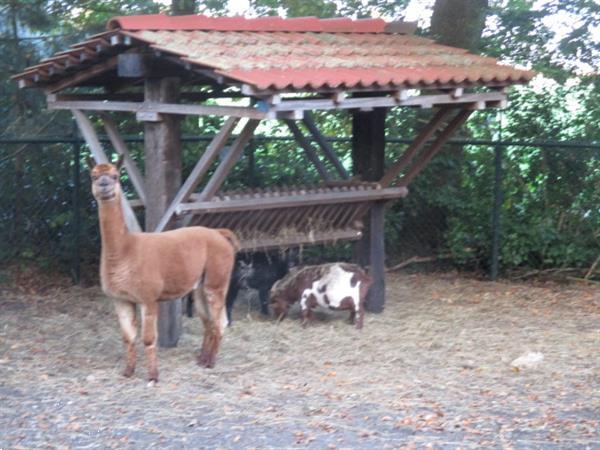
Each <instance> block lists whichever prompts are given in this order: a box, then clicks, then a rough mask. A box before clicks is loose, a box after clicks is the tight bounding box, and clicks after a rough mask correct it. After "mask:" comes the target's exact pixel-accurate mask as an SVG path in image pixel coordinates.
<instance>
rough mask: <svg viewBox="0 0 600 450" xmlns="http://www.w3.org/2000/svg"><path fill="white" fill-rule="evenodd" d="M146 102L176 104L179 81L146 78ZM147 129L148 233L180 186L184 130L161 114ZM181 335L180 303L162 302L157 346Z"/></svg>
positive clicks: (170, 344) (174, 118)
mask: <svg viewBox="0 0 600 450" xmlns="http://www.w3.org/2000/svg"><path fill="white" fill-rule="evenodd" d="M144 95H145V100H146V101H151V102H156V103H161V102H162V103H176V102H177V101H178V100H179V79H178V78H147V79H146V84H145V92H144ZM160 119H161V120H160V121H159V122H146V124H145V126H144V148H145V188H146V196H147V203H146V226H145V229H146V230H154V229H155V228H156V226H157V225H158V222H159V221H160V219H161V217H162V216H163V214H164V213H165V211H166V210H167V208H168V207H169V204H170V203H171V200H173V197H174V196H175V194H176V193H177V191H178V190H179V188H180V186H181V129H180V122H179V118H178V117H177V116H173V115H168V114H161V116H160ZM180 335H181V301H180V300H179V299H177V300H173V301H168V302H161V303H160V306H159V313H158V345H160V346H161V347H175V346H176V345H177V341H178V340H179V336H180Z"/></svg>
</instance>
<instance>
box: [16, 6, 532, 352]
mask: <svg viewBox="0 0 600 450" xmlns="http://www.w3.org/2000/svg"><path fill="white" fill-rule="evenodd" d="M413 31H414V26H413V25H411V24H406V23H399V22H393V23H386V22H385V21H383V20H382V19H364V20H350V19H317V18H313V17H303V18H294V19H282V18H278V17H265V18H256V19H245V18H242V17H218V18H217V17H215V18H213V17H206V16H176V17H169V16H165V15H144V16H129V17H116V18H113V19H111V20H110V21H109V22H108V25H107V31H106V32H104V33H101V34H98V35H95V36H92V37H91V38H90V39H89V40H86V41H84V42H81V43H79V44H76V45H74V46H72V48H70V49H69V50H66V51H64V52H61V53H58V54H56V55H55V56H53V57H51V58H48V59H46V60H44V61H42V62H41V63H40V64H38V65H36V66H33V67H29V68H28V69H26V71H24V72H23V73H21V74H18V75H16V76H15V77H14V78H15V79H17V80H18V82H19V86H20V87H22V88H26V87H36V88H42V89H44V90H45V92H46V95H47V101H48V107H49V108H51V109H68V110H71V111H72V113H73V115H74V117H75V119H76V121H77V123H78V125H79V128H80V130H81V133H82V135H83V136H84V138H85V140H86V142H87V144H88V146H89V148H90V150H91V152H92V154H93V155H94V157H95V158H96V160H97V161H99V162H102V161H106V155H105V153H104V150H103V148H102V145H101V144H100V141H99V139H98V136H97V134H96V130H95V129H94V126H93V124H92V122H91V121H90V119H89V117H88V114H90V113H93V114H97V115H98V117H99V118H100V119H101V122H102V123H103V125H104V129H105V132H106V133H107V135H108V137H109V138H110V140H111V142H112V145H113V147H114V148H115V150H116V151H117V152H118V153H120V154H123V155H125V167H126V169H127V171H128V175H129V177H130V179H131V181H132V182H133V185H134V187H135V190H136V192H137V195H138V200H137V202H138V203H140V204H142V205H143V206H144V207H145V214H146V221H145V223H146V229H147V230H150V231H151V230H154V231H161V230H165V229H167V228H169V227H173V226H186V225H193V224H202V225H205V226H210V227H227V228H231V229H233V230H234V231H235V232H236V233H237V234H238V235H239V236H240V238H241V240H242V244H243V247H244V249H249V250H252V249H256V250H259V249H267V248H275V247H289V246H296V245H302V244H311V243H318V242H328V241H337V240H341V239H354V240H358V239H362V242H363V245H362V246H361V248H362V255H363V257H362V258H361V259H362V261H361V262H362V263H363V264H368V265H369V266H370V272H371V274H372V276H373V277H374V279H375V283H374V286H373V288H372V290H371V294H370V298H369V301H368V305H367V306H368V308H369V309H370V310H372V311H381V310H382V309H383V304H384V265H383V264H384V248H383V219H384V205H385V204H386V202H389V201H392V200H394V199H397V198H401V197H404V196H405V195H407V193H408V186H409V184H410V183H411V181H412V180H413V179H414V177H415V176H416V175H417V174H418V173H419V172H420V171H421V170H423V168H424V167H425V166H426V165H427V163H428V162H429V161H430V160H431V158H433V157H434V156H435V154H436V153H437V152H439V151H440V149H441V148H442V146H443V144H444V143H445V142H446V141H447V140H448V139H449V137H450V136H451V135H452V133H453V132H454V131H456V130H457V129H458V128H459V127H460V126H461V125H462V124H463V123H464V122H465V121H466V120H467V118H468V117H469V115H470V114H471V113H472V112H473V111H474V110H477V109H483V108H488V107H503V106H504V105H505V104H506V91H505V88H506V87H507V86H510V85H512V84H515V83H525V82H527V81H529V79H530V78H531V77H532V76H533V74H532V73H531V72H527V71H522V70H517V69H515V68H512V67H509V66H505V65H500V64H498V62H497V61H496V60H494V59H492V58H486V57H482V56H478V55H474V54H470V53H468V52H467V51H466V50H463V49H458V48H452V47H448V46H442V45H438V44H435V43H434V42H433V41H431V40H428V39H425V38H422V37H417V36H414V35H413V34H412V33H413ZM224 97H232V98H236V99H245V104H244V106H219V105H217V104H215V102H209V101H210V100H211V99H216V98H224ZM393 107H413V108H428V109H432V110H433V113H432V116H431V119H430V121H429V123H428V124H427V125H425V127H424V128H423V129H422V130H421V131H420V132H419V133H418V135H417V136H416V137H415V139H414V142H413V143H412V144H411V145H409V146H408V148H407V149H406V151H405V152H404V154H403V155H402V156H401V157H400V158H399V159H398V160H397V161H396V162H395V163H393V164H392V165H391V166H389V167H384V151H385V116H386V111H387V109H388V108H393ZM313 110H348V111H349V112H350V113H352V115H353V155H352V156H353V161H354V167H353V170H354V175H355V176H359V177H360V178H359V179H356V178H353V177H351V176H350V175H349V174H348V172H347V170H346V168H345V167H344V166H343V165H342V163H341V162H340V161H339V160H338V159H337V157H336V155H335V153H334V152H333V150H332V149H331V147H330V145H329V144H328V142H327V141H326V140H325V139H324V137H323V136H322V135H321V133H320V132H319V130H318V129H317V127H316V125H315V122H314V120H313V119H312V116H311V111H313ZM116 111H126V112H131V113H135V115H136V118H137V120H138V121H141V122H143V123H144V133H145V161H144V175H143V176H142V174H141V172H140V170H139V169H138V167H137V166H136V162H135V161H134V160H133V159H132V158H131V156H130V155H129V152H128V150H127V147H126V145H125V143H124V141H123V139H122V138H121V137H120V135H119V132H118V130H117V126H116V123H115V121H114V119H113V118H112V117H111V115H110V113H111V112H116ZM181 115H213V116H223V117H226V118H227V119H226V120H225V122H224V125H223V127H222V128H221V130H220V131H219V132H218V133H217V134H216V136H215V137H214V139H213V140H212V142H211V143H210V144H209V146H208V148H207V149H206V151H205V152H204V153H202V155H199V159H198V162H197V164H196V165H195V167H194V169H193V170H192V172H191V174H190V175H189V177H188V178H187V179H186V180H185V181H184V182H183V183H182V180H181V139H180V129H179V120H178V116H181ZM261 120H282V121H285V123H286V124H287V126H288V127H289V129H290V130H291V132H292V133H293V135H294V137H295V138H296V140H297V142H298V143H299V145H300V146H301V147H302V148H303V149H304V150H305V153H306V156H307V158H308V159H309V160H310V161H311V162H312V163H313V164H314V165H315V167H316V169H317V171H318V173H319V174H320V176H321V177H322V183H321V184H319V185H315V186H304V185H299V186H288V187H285V188H279V189H275V188H268V189H263V190H248V191H245V192H223V191H222V190H221V186H222V185H223V182H224V180H225V179H226V177H227V175H228V173H229V172H230V171H231V169H232V167H233V166H234V165H235V163H236V161H237V160H238V158H239V156H240V155H241V153H242V152H243V151H244V148H245V146H246V144H247V143H248V142H249V140H250V139H251V138H252V136H253V133H254V131H255V129H256V127H257V125H258V124H259V122H260V121H261ZM299 124H303V128H304V129H305V131H303V130H302V129H301V128H300V127H299ZM236 127H237V128H240V127H241V128H240V129H241V131H240V132H239V133H238V134H237V135H235V136H234V135H233V132H234V129H236ZM307 134H308V135H310V137H307ZM314 142H316V145H315V144H313V143H314ZM226 145H229V151H228V152H227V153H226V156H225V157H224V158H222V159H221V160H220V162H218V165H217V167H216V169H215V170H214V171H213V172H212V175H211V176H210V177H209V178H208V179H207V180H205V178H206V176H207V174H208V173H210V170H209V169H210V168H211V167H213V165H214V164H215V163H216V162H217V161H219V154H220V152H221V151H222V150H223V148H224V147H225V146H226ZM258 163H260V161H259V162H258ZM199 186H200V187H201V189H198V187H199ZM123 204H124V206H125V210H126V216H127V220H128V224H129V227H130V229H131V230H141V227H140V226H139V224H138V221H137V220H136V217H135V214H134V212H133V207H132V202H130V201H127V200H126V199H123ZM170 303H173V302H170ZM176 309H177V307H176V306H173V305H171V306H165V309H163V310H161V325H159V326H160V329H161V336H162V337H161V343H162V344H163V345H165V344H167V345H168V343H169V341H172V340H173V339H174V340H175V342H176V338H177V331H175V333H174V334H173V336H172V337H169V329H170V327H171V326H172V325H173V322H176V316H177V313H176V312H174V311H176Z"/></svg>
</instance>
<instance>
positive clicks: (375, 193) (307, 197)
mask: <svg viewBox="0 0 600 450" xmlns="http://www.w3.org/2000/svg"><path fill="white" fill-rule="evenodd" d="M407 194H408V189H407V188H406V187H403V186H402V187H393V188H385V189H370V190H364V191H348V192H328V193H321V194H311V193H306V194H303V195H288V196H282V197H273V198H269V199H264V198H258V199H254V200H250V199H243V200H228V201H206V200H204V201H196V202H192V203H183V204H180V205H179V206H178V208H177V209H176V212H177V214H181V213H183V212H188V211H189V212H193V211H202V213H205V214H210V213H216V212H233V211H250V210H257V209H277V208H290V207H294V208H297V207H300V206H310V205H319V204H328V203H336V204H337V203H354V202H361V201H375V200H391V199H394V198H400V197H405V196H406V195H407Z"/></svg>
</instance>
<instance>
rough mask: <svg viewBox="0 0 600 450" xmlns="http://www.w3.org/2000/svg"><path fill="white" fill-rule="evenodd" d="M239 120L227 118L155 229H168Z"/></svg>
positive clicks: (158, 230) (157, 230)
mask: <svg viewBox="0 0 600 450" xmlns="http://www.w3.org/2000/svg"><path fill="white" fill-rule="evenodd" d="M238 121H239V118H237V117H230V118H229V119H227V121H226V122H225V124H224V125H223V127H222V128H221V130H219V132H218V133H217V135H216V136H215V137H214V138H213V140H212V141H211V143H210V144H209V145H208V147H207V148H206V150H205V151H204V153H203V154H202V157H201V158H200V159H199V160H198V162H197V163H196V165H195V166H194V168H193V169H192V172H191V173H190V175H189V176H188V177H187V179H186V180H185V182H184V183H183V186H181V188H180V189H179V191H178V192H177V195H175V198H174V199H173V201H172V202H171V204H170V205H169V207H168V208H167V211H166V212H165V214H163V216H162V217H161V219H160V221H159V222H158V225H156V228H155V229H154V231H156V232H160V231H163V230H166V229H167V227H168V226H169V223H170V221H171V220H172V218H173V215H174V214H175V211H176V210H177V208H178V207H179V206H180V205H181V204H182V203H183V202H186V201H187V200H188V199H189V198H190V196H191V195H192V193H193V192H194V190H195V189H196V187H198V184H199V183H200V180H201V179H202V177H203V176H204V175H206V173H207V172H208V169H209V168H210V166H211V164H212V163H213V161H214V160H215V159H216V158H217V156H219V152H220V151H221V150H222V149H223V147H224V146H225V144H226V143H227V140H228V139H229V137H230V136H231V133H232V132H233V129H234V128H235V126H236V125H237V123H238Z"/></svg>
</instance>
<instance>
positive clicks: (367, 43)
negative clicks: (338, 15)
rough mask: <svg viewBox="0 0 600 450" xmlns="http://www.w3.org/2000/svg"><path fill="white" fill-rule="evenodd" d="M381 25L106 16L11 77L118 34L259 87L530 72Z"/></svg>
mask: <svg viewBox="0 0 600 450" xmlns="http://www.w3.org/2000/svg"><path fill="white" fill-rule="evenodd" d="M387 25H388V24H386V22H385V21H383V20H381V19H365V20H351V19H318V18H314V17H302V18H294V19H282V18H280V17H263V18H256V19H245V18H242V17H207V16H177V17H169V16H165V15H160V14H159V15H144V16H129V17H116V18H114V19H111V20H110V21H109V23H108V28H109V32H107V33H104V34H101V35H97V36H95V37H94V38H93V39H90V40H89V41H85V42H83V43H81V44H77V45H75V46H74V48H73V49H72V50H70V51H68V52H63V53H62V54H59V55H57V56H55V57H53V58H51V59H50V60H47V61H46V62H43V63H42V64H39V65H37V66H34V67H31V68H29V69H27V71H26V72H24V73H23V74H20V75H18V76H17V77H16V78H27V77H29V78H30V79H33V80H34V84H36V83H37V84H43V83H47V84H48V80H50V79H52V80H55V79H56V78H57V77H58V78H60V76H61V71H60V68H61V64H62V62H64V61H67V60H69V59H70V60H71V67H72V64H73V56H76V57H78V58H79V57H80V55H81V54H82V53H86V56H84V57H83V58H81V59H86V57H87V60H88V62H87V63H86V64H88V65H89V56H90V54H91V55H92V56H93V55H94V53H93V52H94V51H96V52H97V54H98V55H100V54H101V53H102V51H103V50H102V48H103V46H105V45H108V44H110V42H111V38H114V37H117V38H119V36H120V37H121V38H123V37H127V38H128V39H130V40H131V41H130V42H129V41H127V42H126V43H125V44H126V45H125V47H123V40H122V39H117V41H118V42H119V43H120V45H121V47H119V49H120V50H119V51H124V50H126V49H127V46H133V47H135V46H144V45H148V46H150V47H151V48H153V49H155V50H158V51H160V52H162V53H164V54H167V55H171V56H175V57H178V58H181V59H182V60H183V61H185V62H187V63H189V64H191V66H192V67H195V68H201V69H208V70H213V71H214V72H215V73H216V74H218V75H221V76H223V77H224V79H225V80H226V82H241V83H246V84H248V85H250V86H252V87H254V88H255V89H258V90H265V89H273V90H280V91H286V90H295V91H298V90H299V91H301V90H317V89H323V88H326V89H329V88H342V89H353V88H361V89H364V88H366V89H372V90H381V89H390V88H401V87H440V86H473V85H483V86H485V85H491V84H494V85H505V84H514V83H523V82H527V81H529V80H530V79H531V78H532V77H533V73H532V72H529V71H523V70H518V69H515V68H513V67H509V66H505V65H500V64H499V63H498V62H497V61H496V60H495V59H493V58H487V57H483V56H478V55H474V54H471V53H468V52H467V51H466V50H463V49H459V48H453V47H448V46H443V45H438V44H436V43H435V42H433V41H431V40H429V39H425V38H422V37H417V36H412V35H408V34H405V33H398V32H386V29H388V30H394V29H396V30H398V29H401V28H398V27H387V28H386V26H387ZM94 49H95V50H94ZM92 62H93V61H92ZM65 64H66V63H65ZM74 69H75V70H76V67H75V68H74ZM70 70H73V69H70ZM64 75H65V76H68V75H69V73H68V72H65V73H64Z"/></svg>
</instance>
